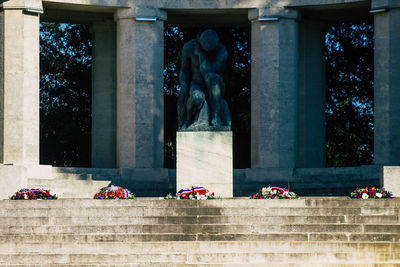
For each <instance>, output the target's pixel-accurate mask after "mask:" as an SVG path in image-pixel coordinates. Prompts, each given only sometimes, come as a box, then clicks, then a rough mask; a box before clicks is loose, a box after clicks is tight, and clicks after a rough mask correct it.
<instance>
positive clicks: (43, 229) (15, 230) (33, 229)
mask: <svg viewBox="0 0 400 267" xmlns="http://www.w3.org/2000/svg"><path fill="white" fill-rule="evenodd" d="M282 232H286V233H349V234H350V233H393V234H400V225H362V224H285V223H283V224H278V225H276V224H255V225H254V224H253V225H252V224H249V225H235V224H155V225H142V224H138V225H70V226H64V225H55V226H0V234H85V233H105V234H106V233H107V234H108V233H109V234H113V233H115V234H118V233H121V234H123V233H127V234H128V233H129V234H131V233H138V234H157V233H162V234H203V233H207V234H221V235H222V234H249V235H253V234H276V233H282Z"/></svg>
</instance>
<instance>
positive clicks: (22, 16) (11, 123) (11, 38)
mask: <svg viewBox="0 0 400 267" xmlns="http://www.w3.org/2000/svg"><path fill="white" fill-rule="evenodd" d="M2 8H3V10H2V11H1V15H0V18H1V28H0V31H1V33H0V35H1V39H2V40H1V41H2V42H1V44H0V46H1V48H0V50H1V52H2V53H1V56H0V57H1V65H2V68H1V71H2V72H1V74H0V88H1V94H0V103H1V104H0V108H1V110H0V113H1V116H0V118H1V123H0V125H1V126H0V129H1V132H0V138H1V142H0V143H1V145H0V159H1V162H3V163H4V162H5V163H14V164H29V165H32V164H36V165H37V164H39V15H38V14H37V13H36V11H33V12H31V10H38V11H39V12H40V10H41V1H40V0H35V1H29V2H21V1H7V2H4V3H3V4H2Z"/></svg>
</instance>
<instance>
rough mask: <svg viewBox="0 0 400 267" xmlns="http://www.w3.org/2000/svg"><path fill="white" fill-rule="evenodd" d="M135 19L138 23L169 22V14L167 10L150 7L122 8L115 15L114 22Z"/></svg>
mask: <svg viewBox="0 0 400 267" xmlns="http://www.w3.org/2000/svg"><path fill="white" fill-rule="evenodd" d="M121 19H135V20H137V21H149V22H151V21H153V22H154V21H157V20H162V21H165V20H167V12H166V11H165V10H162V9H159V8H156V7H149V6H135V7H130V8H120V9H118V10H117V11H116V12H115V13H114V20H115V21H117V20H121Z"/></svg>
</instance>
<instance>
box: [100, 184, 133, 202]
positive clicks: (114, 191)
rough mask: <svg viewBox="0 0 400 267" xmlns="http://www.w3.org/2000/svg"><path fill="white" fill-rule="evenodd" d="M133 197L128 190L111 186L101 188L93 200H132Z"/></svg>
mask: <svg viewBox="0 0 400 267" xmlns="http://www.w3.org/2000/svg"><path fill="white" fill-rule="evenodd" d="M134 198H135V195H134V194H133V193H132V192H131V191H129V190H128V189H125V188H122V187H120V186H114V185H111V186H109V187H103V188H102V189H100V192H98V193H96V194H95V195H94V199H134Z"/></svg>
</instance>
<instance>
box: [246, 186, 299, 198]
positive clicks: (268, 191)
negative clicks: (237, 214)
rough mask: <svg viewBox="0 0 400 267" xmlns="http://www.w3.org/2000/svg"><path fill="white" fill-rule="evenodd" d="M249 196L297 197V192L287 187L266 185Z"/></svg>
mask: <svg viewBox="0 0 400 267" xmlns="http://www.w3.org/2000/svg"><path fill="white" fill-rule="evenodd" d="M250 198H251V199H274V198H282V199H295V198H297V194H296V193H293V192H289V189H287V188H280V187H276V186H268V187H263V188H261V189H260V190H259V191H258V192H257V193H254V194H252V195H251V196H250Z"/></svg>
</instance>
